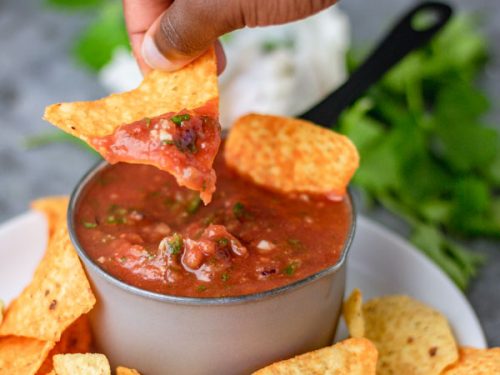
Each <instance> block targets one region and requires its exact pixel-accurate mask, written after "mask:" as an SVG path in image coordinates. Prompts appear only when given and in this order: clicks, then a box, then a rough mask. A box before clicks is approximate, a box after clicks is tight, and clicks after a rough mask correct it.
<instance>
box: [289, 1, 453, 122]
mask: <svg viewBox="0 0 500 375" xmlns="http://www.w3.org/2000/svg"><path fill="white" fill-rule="evenodd" d="M451 14H452V9H451V7H450V6H449V5H446V4H444V3H441V2H434V1H429V2H423V3H420V4H418V5H417V6H415V7H414V8H413V9H412V10H410V11H409V12H408V13H407V14H406V15H405V16H404V17H403V18H402V19H401V21H399V22H398V23H397V24H396V25H395V26H394V27H393V29H392V30H391V31H390V32H389V33H388V34H387V36H386V37H385V38H384V39H383V40H382V41H381V42H380V43H379V45H378V47H377V48H376V49H375V51H373V52H372V54H371V55H370V56H369V57H368V58H367V59H366V61H365V62H364V63H363V64H362V65H361V66H360V67H359V68H358V69H357V70H356V71H355V72H354V73H353V74H352V75H351V76H350V77H349V79H348V80H347V81H346V82H345V83H344V84H343V85H342V86H340V87H339V88H338V89H337V90H335V91H334V92H333V93H331V94H330V95H328V96H327V97H326V98H325V99H323V100H322V101H321V102H320V103H318V104H316V105H315V106H314V107H313V108H311V109H310V110H308V111H307V112H305V113H304V114H302V115H300V116H298V117H300V118H302V119H304V120H309V121H312V122H314V123H316V124H318V125H322V126H325V127H331V126H332V125H333V124H335V123H336V122H337V118H338V116H339V115H340V113H341V112H342V111H343V110H344V109H345V108H346V107H348V106H349V105H350V104H352V102H354V101H355V100H356V99H358V98H359V97H361V96H362V95H363V93H364V92H365V91H366V90H367V89H368V88H369V87H370V86H371V85H372V84H373V83H375V82H377V81H378V80H379V79H380V78H381V77H382V76H383V75H384V73H385V72H387V71H388V70H389V69H390V68H391V67H392V66H394V65H395V64H396V63H398V62H399V61H401V59H402V58H403V57H405V56H406V55H407V54H408V53H410V52H411V51H413V50H415V49H417V48H418V47H420V46H422V45H423V44H425V43H426V42H427V41H428V40H429V39H431V37H432V36H433V35H434V34H435V33H436V32H437V31H438V30H440V29H441V28H442V27H443V26H444V25H445V24H446V23H447V22H448V20H449V19H450V17H451Z"/></svg>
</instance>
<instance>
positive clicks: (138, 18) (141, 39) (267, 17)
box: [123, 0, 336, 73]
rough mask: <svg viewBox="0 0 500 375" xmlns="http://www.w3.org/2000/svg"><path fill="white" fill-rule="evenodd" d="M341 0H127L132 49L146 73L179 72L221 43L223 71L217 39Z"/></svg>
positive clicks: (303, 14)
mask: <svg viewBox="0 0 500 375" xmlns="http://www.w3.org/2000/svg"><path fill="white" fill-rule="evenodd" d="M335 2H336V0H176V1H173V0H123V7H124V14H125V21H126V24H127V30H128V34H129V37H130V43H131V44H132V51H133V53H134V56H135V58H136V59H137V62H138V64H139V67H140V68H141V70H142V72H143V73H147V72H148V71H149V70H150V69H151V68H154V69H162V70H169V71H171V70H177V69H179V68H181V67H182V66H184V65H186V64H187V63H189V62H190V61H192V60H194V59H195V58H196V57H198V56H199V55H201V54H202V53H203V52H204V51H206V50H207V49H208V48H209V47H210V46H211V45H215V50H216V54H217V59H218V70H219V73H220V72H222V70H224V66H225V63H226V59H225V56H224V51H223V50H222V46H221V44H220V43H219V42H218V40H217V38H218V37H219V36H221V35H223V34H225V33H228V32H230V31H233V30H236V29H240V28H243V27H245V26H248V27H257V26H269V25H276V24H282V23H286V22H291V21H295V20H298V19H301V18H305V17H307V16H309V15H311V14H314V13H317V12H319V11H321V10H323V9H325V8H327V7H329V6H330V5H332V4H334V3H335Z"/></svg>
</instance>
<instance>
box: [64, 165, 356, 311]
mask: <svg viewBox="0 0 500 375" xmlns="http://www.w3.org/2000/svg"><path fill="white" fill-rule="evenodd" d="M109 166H111V164H110V163H108V162H107V161H106V160H99V161H98V162H97V163H95V164H94V165H93V166H92V167H91V168H90V169H89V170H88V171H87V172H86V173H85V174H84V175H83V176H82V177H81V178H80V180H79V181H78V183H77V185H76V187H75V189H74V190H73V192H72V193H71V197H70V201H69V205H68V211H67V225H68V233H69V237H70V239H71V242H72V243H73V246H74V247H75V249H76V251H77V253H78V256H79V257H80V259H81V260H82V261H83V263H85V265H86V266H87V267H90V268H91V269H92V270H93V271H94V272H95V273H96V274H98V275H99V276H100V277H102V278H103V279H104V280H105V281H107V282H109V283H111V284H113V285H114V286H116V287H118V288H120V289H123V290H124V291H126V292H128V293H131V294H135V295H137V296H139V297H143V298H147V299H152V300H156V301H160V302H170V303H175V304H184V305H233V304H241V303H246V302H251V301H259V300H263V299H267V298H271V297H275V296H278V295H280V294H283V293H286V292H289V291H292V290H295V289H298V288H301V287H303V286H305V285H307V284H310V283H312V282H314V281H316V280H319V279H321V278H323V277H325V276H327V275H329V274H332V273H335V272H336V271H337V270H339V269H340V268H342V267H343V266H344V265H345V263H346V259H347V255H348V253H349V250H350V248H351V244H352V241H353V237H354V234H355V231H356V218H357V208H356V205H355V203H354V199H353V196H352V191H351V188H350V187H348V189H347V197H348V199H349V203H350V206H351V215H350V216H351V225H350V226H349V231H348V233H347V237H346V240H345V242H344V246H343V247H342V253H341V255H340V257H339V259H338V260H337V262H336V263H334V264H332V265H331V266H329V267H328V268H325V269H322V270H321V271H318V272H316V273H314V274H312V275H309V276H307V277H306V278H303V279H299V280H296V281H294V282H292V283H290V284H286V285H283V286H280V287H277V288H273V289H269V290H265V291H262V292H257V293H251V294H243V295H237V296H228V297H184V296H175V295H170V294H162V293H158V292H153V291H149V290H146V289H141V288H139V287H136V286H133V285H129V284H127V283H125V282H124V281H121V280H120V279H118V278H117V277H115V276H113V275H111V274H109V273H107V272H106V271H105V270H104V269H102V268H101V267H100V266H99V265H98V264H97V263H96V262H95V261H94V260H93V259H92V258H91V257H90V256H89V255H88V254H87V253H86V251H85V250H84V249H83V246H82V245H81V244H80V242H79V240H78V237H77V235H76V232H75V229H74V228H75V220H76V219H75V212H76V206H77V204H78V202H79V198H80V197H81V195H82V193H83V192H84V190H85V188H86V187H87V186H88V184H89V182H90V181H92V179H93V178H94V177H95V176H96V175H97V174H98V173H99V172H101V171H102V170H103V169H105V168H107V167H109Z"/></svg>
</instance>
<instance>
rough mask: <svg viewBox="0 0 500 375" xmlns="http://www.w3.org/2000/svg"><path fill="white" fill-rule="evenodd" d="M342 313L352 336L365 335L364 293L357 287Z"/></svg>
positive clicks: (345, 303)
mask: <svg viewBox="0 0 500 375" xmlns="http://www.w3.org/2000/svg"><path fill="white" fill-rule="evenodd" d="M342 314H343V316H344V320H345V322H346V324H347V329H348V330H349V334H350V335H351V337H364V336H365V320H364V318H363V295H362V294H361V291H360V290H359V289H358V288H356V289H354V290H353V291H352V293H351V295H350V296H349V298H348V299H347V300H346V301H345V302H344V305H343V307H342Z"/></svg>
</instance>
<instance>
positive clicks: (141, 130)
mask: <svg viewBox="0 0 500 375" xmlns="http://www.w3.org/2000/svg"><path fill="white" fill-rule="evenodd" d="M218 111H219V110H218V87H217V65H216V58H215V52H214V49H213V48H212V49H210V50H209V51H207V53H205V54H204V55H202V56H201V57H199V58H198V59H196V60H194V61H193V62H192V63H190V64H188V65H187V66H185V67H184V68H182V69H180V70H178V71H175V72H161V71H152V72H151V73H150V74H148V75H147V76H146V77H145V78H144V81H143V82H142V83H141V85H140V86H139V87H138V88H137V89H135V90H132V91H129V92H125V93H121V94H113V95H110V96H108V97H106V98H103V99H100V100H96V101H93V102H74V103H59V104H54V105H51V106H49V107H47V108H46V110H45V114H44V119H45V120H47V121H49V122H51V123H52V124H54V125H56V126H57V127H59V128H61V129H62V130H64V131H66V132H68V133H70V134H72V135H74V136H76V137H78V138H80V139H82V140H83V141H85V142H87V143H88V144H89V146H91V147H92V148H94V149H95V150H96V151H97V152H99V153H100V154H101V155H102V156H103V157H104V158H105V159H106V160H108V161H109V162H110V163H117V162H127V163H138V164H148V165H153V166H155V167H157V168H159V169H162V170H164V171H167V172H169V173H170V174H172V175H173V176H175V178H176V179H177V183H178V184H179V185H181V186H186V187H187V188H189V189H193V190H197V191H199V192H200V196H201V198H202V200H203V202H204V203H205V204H208V203H209V202H210V199H211V196H212V193H213V192H214V191H215V180H216V178H215V171H214V170H213V168H212V164H213V161H214V158H215V155H216V154H217V151H218V149H219V145H220V125H219V123H218V121H217V119H218ZM172 114H175V116H172ZM161 115H165V116H163V117H159V116H161ZM179 116H187V119H189V118H190V117H192V116H195V117H196V118H197V119H198V120H197V121H193V122H187V123H186V124H187V125H185V126H182V120H180V119H179V118H178V119H177V120H176V121H178V122H176V123H174V121H173V120H172V119H173V118H174V117H179ZM209 118H210V119H213V120H214V121H212V120H208V119H209ZM186 121H187V120H186Z"/></svg>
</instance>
